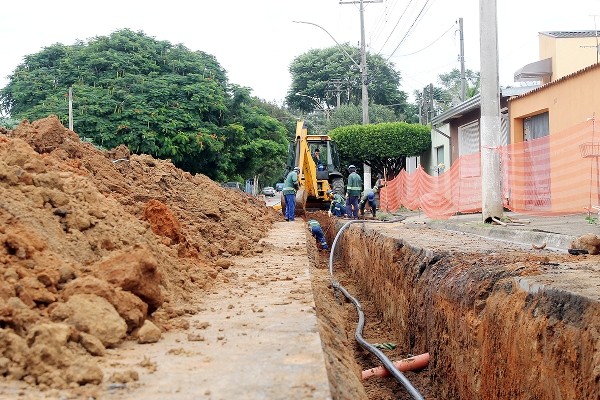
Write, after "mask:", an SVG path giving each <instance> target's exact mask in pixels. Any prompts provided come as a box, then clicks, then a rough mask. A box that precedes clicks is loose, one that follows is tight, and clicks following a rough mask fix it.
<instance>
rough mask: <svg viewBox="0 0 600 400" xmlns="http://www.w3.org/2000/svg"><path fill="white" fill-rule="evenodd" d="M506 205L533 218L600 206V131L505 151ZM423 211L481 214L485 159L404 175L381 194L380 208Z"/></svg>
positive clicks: (587, 129) (584, 126)
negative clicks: (436, 172) (434, 172)
mask: <svg viewBox="0 0 600 400" xmlns="http://www.w3.org/2000/svg"><path fill="white" fill-rule="evenodd" d="M497 151H498V152H499V153H500V160H501V161H500V163H501V171H502V185H503V188H502V193H503V199H502V201H503V204H504V206H505V207H506V208H508V209H510V210H512V211H515V212H520V213H524V214H530V215H557V214H562V215H565V214H577V213H582V212H585V211H586V210H589V209H590V208H591V207H593V206H597V205H600V191H599V188H600V165H599V164H600V161H599V158H600V132H596V126H595V122H594V120H593V119H592V120H589V121H586V122H584V123H581V124H579V125H576V126H574V127H572V128H570V129H567V130H565V131H562V132H560V133H555V134H550V135H549V136H545V137H543V138H539V139H535V140H531V141H527V142H521V143H515V144H511V145H508V146H503V147H501V148H499V149H498V150H497ZM402 207H405V208H407V209H409V210H417V209H421V210H422V211H423V212H424V213H425V215H427V216H428V217H429V218H435V219H446V218H449V217H450V216H452V215H455V214H457V213H474V212H480V211H481V155H480V153H475V154H469V155H466V156H462V157H460V158H459V159H458V160H456V161H455V162H454V163H452V166H451V168H450V169H449V170H447V171H445V172H444V173H442V174H441V175H439V176H431V175H429V174H427V173H426V172H425V171H424V170H423V169H422V168H421V167H419V168H417V170H416V171H415V172H413V173H411V174H408V173H406V171H402V172H401V173H400V174H399V175H398V176H397V177H395V178H394V179H393V180H391V181H389V182H388V183H387V185H386V187H384V188H382V190H381V192H380V208H381V209H383V210H386V211H396V210H399V209H400V208H402Z"/></svg>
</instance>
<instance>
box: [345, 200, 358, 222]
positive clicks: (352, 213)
mask: <svg viewBox="0 0 600 400" xmlns="http://www.w3.org/2000/svg"><path fill="white" fill-rule="evenodd" d="M346 213H347V214H348V216H349V217H354V219H358V196H348V199H346Z"/></svg>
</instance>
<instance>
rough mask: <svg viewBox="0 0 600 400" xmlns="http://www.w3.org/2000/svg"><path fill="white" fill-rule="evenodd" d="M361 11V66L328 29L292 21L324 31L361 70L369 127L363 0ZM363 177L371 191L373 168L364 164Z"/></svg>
mask: <svg viewBox="0 0 600 400" xmlns="http://www.w3.org/2000/svg"><path fill="white" fill-rule="evenodd" d="M360 9H361V14H360V16H361V20H360V22H361V47H360V53H361V61H360V64H358V63H357V62H356V61H354V58H352V56H351V55H350V54H348V52H347V51H346V49H344V47H343V46H342V45H341V44H339V42H338V41H337V40H335V38H334V37H333V36H332V35H331V33H329V32H328V31H327V29H325V28H323V27H322V26H321V25H317V24H315V23H313V22H306V21H292V22H295V23H297V24H308V25H313V26H316V27H317V28H320V29H322V30H323V31H324V32H325V33H326V34H328V35H329V37H330V38H332V39H333V41H334V42H335V44H337V46H338V47H339V48H340V50H342V52H343V53H344V55H346V57H348V58H349V59H350V61H352V63H353V64H354V65H356V66H357V67H358V69H359V70H360V80H361V83H362V102H361V104H362V123H363V125H368V124H369V92H368V88H367V53H366V50H365V37H364V20H363V1H362V0H361V2H360ZM363 176H364V185H365V190H369V189H371V167H370V166H369V165H367V164H363Z"/></svg>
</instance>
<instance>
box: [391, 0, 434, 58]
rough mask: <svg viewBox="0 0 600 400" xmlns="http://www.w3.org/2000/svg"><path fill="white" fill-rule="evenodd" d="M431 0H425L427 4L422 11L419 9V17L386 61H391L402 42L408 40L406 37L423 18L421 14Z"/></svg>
mask: <svg viewBox="0 0 600 400" xmlns="http://www.w3.org/2000/svg"><path fill="white" fill-rule="evenodd" d="M429 1H430V0H427V1H426V2H425V4H424V5H423V8H421V11H419V14H418V15H417V17H416V18H415V20H414V21H413V23H412V24H411V25H410V27H409V28H408V30H407V31H406V33H405V34H404V37H403V38H402V39H401V40H400V43H398V46H396V48H395V49H394V51H392V54H390V55H389V57H388V58H387V59H386V61H389V60H390V58H392V56H393V55H394V53H395V52H396V51H397V50H398V48H399V47H400V45H401V44H402V43H404V41H405V40H406V38H407V37H408V35H409V34H410V33H411V32H412V30H413V28H414V27H415V26H416V24H417V23H418V22H419V21H420V19H421V15H424V14H423V11H424V10H425V7H427V5H428V4H429Z"/></svg>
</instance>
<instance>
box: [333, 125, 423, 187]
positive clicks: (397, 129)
mask: <svg viewBox="0 0 600 400" xmlns="http://www.w3.org/2000/svg"><path fill="white" fill-rule="evenodd" d="M329 134H330V136H331V137H332V138H333V139H334V140H335V141H336V143H337V146H338V149H339V152H340V156H341V157H342V158H343V159H344V160H346V162H348V163H350V162H352V163H354V164H362V163H365V164H367V165H369V166H370V167H371V169H372V171H373V172H374V173H375V174H381V176H384V171H385V173H386V175H387V176H386V178H389V179H391V178H393V177H394V176H396V175H398V174H399V173H400V171H401V170H402V169H404V168H405V166H406V157H411V156H417V155H419V154H421V153H422V152H423V151H425V150H426V149H428V148H429V147H430V146H431V135H430V129H429V128H428V127H427V126H424V125H421V124H409V123H406V122H395V123H382V124H373V125H351V126H344V127H339V128H336V129H333V130H332V131H330V132H329Z"/></svg>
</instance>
